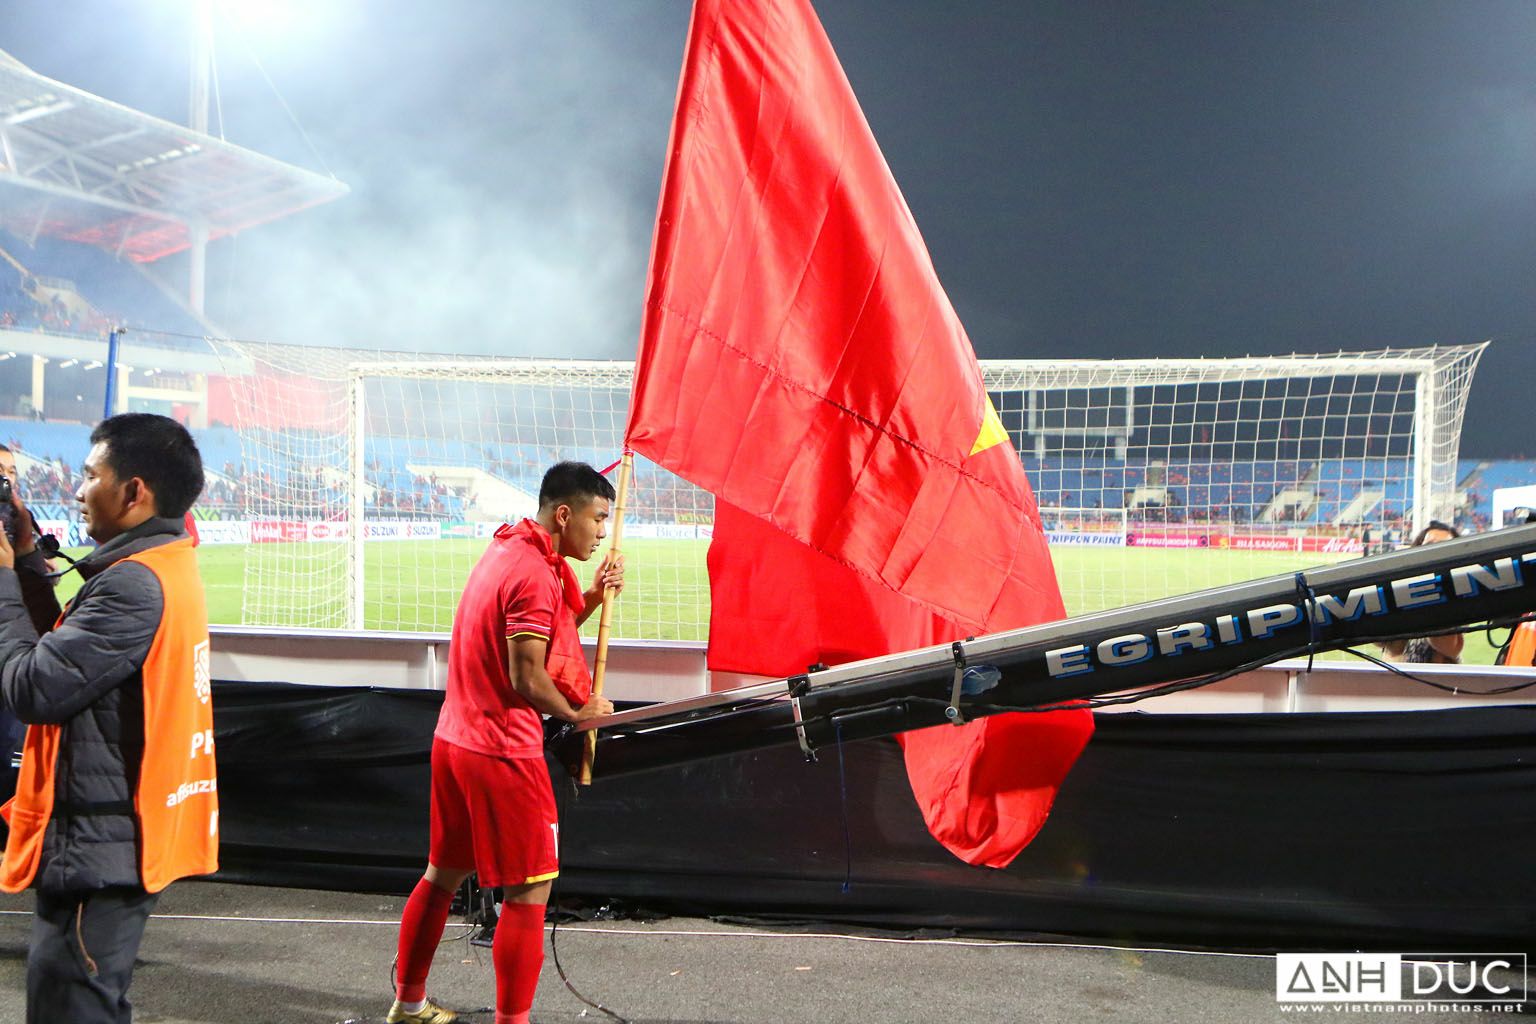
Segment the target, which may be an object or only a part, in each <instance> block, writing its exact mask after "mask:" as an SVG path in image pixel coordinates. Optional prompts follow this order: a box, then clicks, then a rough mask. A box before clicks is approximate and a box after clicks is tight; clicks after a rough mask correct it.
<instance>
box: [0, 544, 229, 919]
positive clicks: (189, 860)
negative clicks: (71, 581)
mask: <svg viewBox="0 0 1536 1024" xmlns="http://www.w3.org/2000/svg"><path fill="white" fill-rule="evenodd" d="M123 561H125V562H138V563H139V564H140V565H142V566H145V567H146V568H148V569H149V570H150V571H151V572H153V573H154V574H155V577H156V578H157V579H158V580H159V581H160V591H161V593H162V594H163V595H164V599H165V608H164V610H163V611H162V612H161V615H160V627H159V629H157V630H156V631H155V638H154V641H153V642H152V643H151V644H150V648H149V656H148V657H147V658H146V659H145V660H144V669H143V676H144V737H145V743H144V760H143V763H142V764H141V765H140V768H139V784H138V788H137V789H136V790H135V791H134V798H133V803H134V813H135V816H136V817H137V818H138V822H139V837H140V838H139V875H140V879H141V881H142V882H143V885H144V888H145V889H146V890H147V891H149V892H159V891H160V890H162V889H164V888H165V887H166V886H167V885H170V884H171V883H172V882H174V881H176V879H178V878H185V877H186V876H188V875H206V874H211V873H212V872H214V871H217V870H218V867H219V797H218V775H217V772H216V770H215V767H214V756H213V701H212V696H213V686H212V677H211V676H210V675H209V671H208V608H207V604H206V603H205V600H204V596H203V584H202V579H201V578H200V577H199V575H198V571H197V556H196V555H195V554H194V553H193V551H192V541H191V539H190V538H187V539H184V540H175V541H171V542H170V543H169V544H162V545H160V546H159V547H154V548H150V549H149V550H148V551H144V552H141V553H140V554H137V555H130V556H128V557H127V558H125V559H123ZM105 571H107V572H111V571H112V570H111V569H110V568H108V569H107V570H105ZM66 614H67V613H66ZM59 621H60V622H63V621H64V616H63V615H61V616H59ZM61 734H62V728H61V727H60V726H57V725H32V726H28V727H27V738H26V742H25V744H24V745H23V747H22V761H21V774H20V777H19V779H18V780H17V783H16V796H15V797H13V798H12V799H11V800H10V801H9V802H8V803H6V805H5V806H4V807H3V808H0V815H3V816H4V817H5V819H6V821H8V822H9V823H10V828H11V831H10V836H9V838H8V839H7V841H6V844H5V856H4V859H3V860H0V889H3V890H4V891H5V892H20V891H21V890H23V889H25V888H26V887H27V886H28V885H30V884H32V880H33V879H34V878H35V877H36V876H37V870H38V866H39V864H40V862H41V861H42V855H43V836H44V834H45V833H46V832H47V829H48V820H49V818H50V817H52V815H53V802H54V771H55V769H56V766H57V762H58V754H59V739H60V736H61Z"/></svg>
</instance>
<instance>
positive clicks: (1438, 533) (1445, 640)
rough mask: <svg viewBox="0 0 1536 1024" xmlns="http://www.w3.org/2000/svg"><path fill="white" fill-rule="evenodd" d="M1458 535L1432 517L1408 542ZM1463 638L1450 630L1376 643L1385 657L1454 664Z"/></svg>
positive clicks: (1436, 540) (1434, 541)
mask: <svg viewBox="0 0 1536 1024" xmlns="http://www.w3.org/2000/svg"><path fill="white" fill-rule="evenodd" d="M1460 536H1461V534H1460V532H1458V531H1457V529H1456V528H1455V527H1454V526H1449V525H1447V524H1445V523H1442V522H1440V520H1438V519H1432V520H1430V523H1429V525H1428V526H1426V527H1424V529H1422V530H1420V531H1419V535H1418V536H1417V537H1415V538H1414V539H1413V545H1412V546H1413V547H1416V548H1418V547H1423V546H1424V545H1425V544H1438V543H1439V542H1441V541H1445V540H1452V539H1454V538H1456V537H1460ZM1465 640H1466V638H1465V637H1463V636H1462V635H1461V634H1460V633H1452V634H1450V635H1449V636H1426V637H1414V638H1413V639H1411V640H1383V641H1382V642H1380V643H1378V644H1377V645H1376V646H1378V647H1380V648H1381V649H1382V650H1383V651H1385V652H1386V655H1387V659H1388V660H1389V661H1401V662H1406V663H1409V664H1416V665H1458V664H1460V663H1461V648H1462V645H1463V643H1464V642H1465Z"/></svg>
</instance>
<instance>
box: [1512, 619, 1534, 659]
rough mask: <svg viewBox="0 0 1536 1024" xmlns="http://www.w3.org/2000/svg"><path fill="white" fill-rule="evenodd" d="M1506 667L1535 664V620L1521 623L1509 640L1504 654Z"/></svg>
mask: <svg viewBox="0 0 1536 1024" xmlns="http://www.w3.org/2000/svg"><path fill="white" fill-rule="evenodd" d="M1504 664H1506V665H1522V666H1524V665H1532V664H1536V620H1533V621H1530V622H1522V623H1520V625H1519V626H1518V627H1517V628H1516V629H1515V631H1514V633H1513V634H1512V635H1511V636H1510V638H1509V650H1508V652H1507V653H1506V654H1505V657H1504Z"/></svg>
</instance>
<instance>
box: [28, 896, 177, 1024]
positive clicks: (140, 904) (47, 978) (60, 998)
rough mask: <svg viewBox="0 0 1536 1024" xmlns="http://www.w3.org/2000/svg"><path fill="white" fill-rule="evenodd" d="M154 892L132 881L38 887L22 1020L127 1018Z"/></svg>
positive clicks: (119, 1022)
mask: <svg viewBox="0 0 1536 1024" xmlns="http://www.w3.org/2000/svg"><path fill="white" fill-rule="evenodd" d="M158 899H159V896H158V895H151V894H150V893H147V892H145V891H144V890H143V889H140V888H136V887H115V888H111V889H95V890H91V891H87V892H48V891H44V890H42V889H39V890H38V891H37V912H36V914H34V915H33V918H32V944H31V948H30V949H29V950H28V951H27V1024H65V1022H68V1024H129V1022H130V1021H132V1020H133V1006H132V1005H131V1004H130V1003H129V1002H128V986H129V984H131V983H132V981H133V961H134V958H135V957H136V956H138V953H139V941H140V940H141V939H143V937H144V924H145V922H147V921H148V920H149V913H150V911H151V910H153V909H154V907H155V902H156V900H158Z"/></svg>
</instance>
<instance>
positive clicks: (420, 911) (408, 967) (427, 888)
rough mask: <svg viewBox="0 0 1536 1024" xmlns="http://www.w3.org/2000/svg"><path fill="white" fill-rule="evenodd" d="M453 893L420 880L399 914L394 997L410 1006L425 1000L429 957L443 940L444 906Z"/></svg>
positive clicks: (450, 899) (446, 916)
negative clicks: (398, 941)
mask: <svg viewBox="0 0 1536 1024" xmlns="http://www.w3.org/2000/svg"><path fill="white" fill-rule="evenodd" d="M452 903H453V893H451V892H448V891H446V890H444V889H439V888H438V887H437V886H435V885H433V884H432V883H431V882H429V881H427V880H426V879H425V878H423V879H422V880H421V881H419V882H417V883H416V888H415V889H413V890H411V898H410V899H408V900H406V901H405V912H404V913H403V914H401V915H400V947H399V958H398V959H397V960H396V961H395V998H396V999H398V1000H400V1001H401V1002H402V1003H414V1002H418V1001H420V1000H422V999H425V998H427V972H428V971H430V970H431V969H432V954H434V953H436V952H437V944H438V943H439V942H440V941H442V938H443V926H444V925H446V924H447V923H448V907H449V906H450V905H451V904H452Z"/></svg>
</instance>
